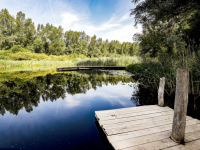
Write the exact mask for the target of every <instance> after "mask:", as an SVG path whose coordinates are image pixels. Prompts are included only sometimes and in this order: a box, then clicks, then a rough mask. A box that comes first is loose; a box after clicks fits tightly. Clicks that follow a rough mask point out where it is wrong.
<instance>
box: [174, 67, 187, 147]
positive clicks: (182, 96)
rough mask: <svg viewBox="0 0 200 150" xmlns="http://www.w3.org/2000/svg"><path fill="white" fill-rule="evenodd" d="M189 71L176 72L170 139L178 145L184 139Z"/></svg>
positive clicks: (181, 69) (184, 69)
mask: <svg viewBox="0 0 200 150" xmlns="http://www.w3.org/2000/svg"><path fill="white" fill-rule="evenodd" d="M188 86H189V69H188V68H180V69H177V72H176V94H175V104H174V119H173V126H172V134H171V138H172V139H173V140H174V141H175V142H178V143H183V142H184V139H185V125H186V113H187V106H188Z"/></svg>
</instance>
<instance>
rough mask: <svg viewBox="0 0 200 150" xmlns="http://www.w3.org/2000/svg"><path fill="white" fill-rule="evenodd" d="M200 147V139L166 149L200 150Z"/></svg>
mask: <svg viewBox="0 0 200 150" xmlns="http://www.w3.org/2000/svg"><path fill="white" fill-rule="evenodd" d="M199 149H200V140H196V141H192V142H189V143H185V145H177V146H173V147H170V148H167V149H165V150H199Z"/></svg>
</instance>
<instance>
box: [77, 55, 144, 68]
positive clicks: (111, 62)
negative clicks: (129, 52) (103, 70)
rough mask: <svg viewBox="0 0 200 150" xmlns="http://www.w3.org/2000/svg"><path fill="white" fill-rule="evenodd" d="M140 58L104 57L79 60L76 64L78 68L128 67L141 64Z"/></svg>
mask: <svg viewBox="0 0 200 150" xmlns="http://www.w3.org/2000/svg"><path fill="white" fill-rule="evenodd" d="M141 62H142V59H141V57H139V56H133V57H130V56H121V57H102V58H93V59H90V58H86V59H77V60H76V61H75V64H76V65H78V66H128V65H130V64H136V63H141Z"/></svg>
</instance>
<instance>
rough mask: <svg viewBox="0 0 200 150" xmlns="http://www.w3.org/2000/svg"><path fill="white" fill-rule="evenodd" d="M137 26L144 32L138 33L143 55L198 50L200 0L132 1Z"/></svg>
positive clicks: (166, 56)
mask: <svg viewBox="0 0 200 150" xmlns="http://www.w3.org/2000/svg"><path fill="white" fill-rule="evenodd" d="M132 3H134V4H135V5H136V7H135V8H134V9H132V10H131V14H130V15H131V16H134V18H135V25H137V24H138V23H139V24H142V26H143V33H142V34H135V35H134V38H135V40H137V41H139V42H140V48H141V49H140V52H141V54H147V53H148V54H149V55H150V57H158V58H161V60H162V59H163V57H165V58H168V56H170V57H178V56H180V55H188V51H190V52H191V51H192V52H197V51H198V50H199V44H200V28H199V26H200V1H199V0H132Z"/></svg>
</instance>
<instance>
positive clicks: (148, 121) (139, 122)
mask: <svg viewBox="0 0 200 150" xmlns="http://www.w3.org/2000/svg"><path fill="white" fill-rule="evenodd" d="M154 119H155V118H154ZM192 119H193V118H192V117H187V120H192ZM172 122H173V117H172V115H171V116H170V117H169V118H165V119H163V120H154V121H151V119H149V118H147V119H146V122H145V119H143V120H138V121H132V122H125V123H124V124H120V125H119V124H117V125H112V126H103V128H104V129H106V130H111V129H122V128H126V127H129V126H138V125H139V126H142V125H144V126H146V127H148V126H149V125H152V124H158V125H160V124H161V123H162V125H163V124H170V123H172Z"/></svg>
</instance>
